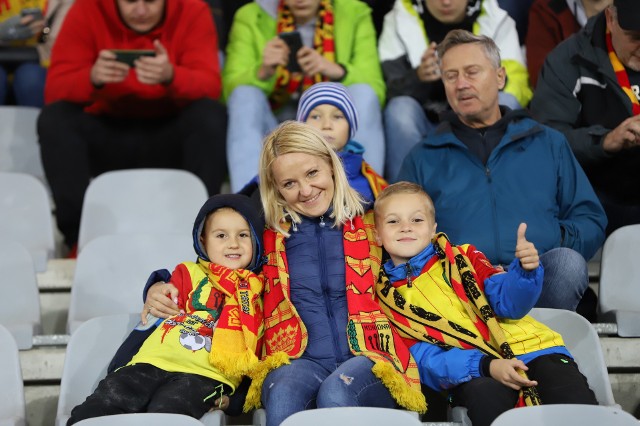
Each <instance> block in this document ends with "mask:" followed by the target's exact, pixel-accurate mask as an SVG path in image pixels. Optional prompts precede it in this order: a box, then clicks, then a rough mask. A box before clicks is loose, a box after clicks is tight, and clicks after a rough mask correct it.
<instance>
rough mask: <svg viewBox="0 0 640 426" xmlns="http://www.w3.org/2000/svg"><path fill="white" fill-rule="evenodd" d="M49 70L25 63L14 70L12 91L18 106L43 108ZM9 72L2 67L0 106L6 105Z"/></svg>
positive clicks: (35, 63) (38, 65)
mask: <svg viewBox="0 0 640 426" xmlns="http://www.w3.org/2000/svg"><path fill="white" fill-rule="evenodd" d="M46 78H47V70H46V68H44V67H42V66H41V65H40V64H39V63H37V62H24V63H22V64H20V65H18V66H17V67H16V69H15V70H13V82H12V85H11V86H12V89H13V94H14V97H15V102H16V105H20V106H31V107H37V108H42V106H43V105H44V82H45V80H46ZM8 86H9V85H8V80H7V70H6V69H5V68H3V67H0V105H4V104H5V103H6V95H7V91H8Z"/></svg>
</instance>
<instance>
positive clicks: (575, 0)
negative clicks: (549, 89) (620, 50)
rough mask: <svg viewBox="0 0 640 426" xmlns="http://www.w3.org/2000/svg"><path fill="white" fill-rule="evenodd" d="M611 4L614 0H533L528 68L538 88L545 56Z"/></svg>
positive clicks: (528, 37) (528, 42)
mask: <svg viewBox="0 0 640 426" xmlns="http://www.w3.org/2000/svg"><path fill="white" fill-rule="evenodd" d="M610 4H611V0H534V2H533V5H532V6H531V10H530V11H529V27H531V28H535V31H532V32H531V33H529V34H527V39H526V47H527V49H526V51H527V68H529V79H530V80H531V86H533V87H534V88H535V86H536V83H537V82H538V73H539V72H540V68H542V64H543V63H544V60H545V58H546V57H547V55H548V54H549V52H551V51H552V50H553V48H554V47H556V46H557V45H558V44H560V42H561V41H563V40H565V39H566V38H568V37H569V36H570V35H571V34H574V33H576V32H578V31H579V30H580V28H583V27H584V26H585V24H586V23H587V19H589V18H591V17H592V16H594V15H596V14H598V13H599V12H601V11H602V10H604V8H605V7H607V6H608V5H610Z"/></svg>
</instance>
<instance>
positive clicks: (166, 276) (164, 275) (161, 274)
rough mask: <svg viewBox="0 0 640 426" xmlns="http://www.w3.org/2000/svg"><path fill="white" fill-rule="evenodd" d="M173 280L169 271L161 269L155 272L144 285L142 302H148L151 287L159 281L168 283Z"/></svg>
mask: <svg viewBox="0 0 640 426" xmlns="http://www.w3.org/2000/svg"><path fill="white" fill-rule="evenodd" d="M170 280H171V273H170V272H169V270H168V269H159V270H157V271H153V272H152V273H151V275H149V278H148V279H147V283H146V284H145V285H144V290H142V302H143V303H144V302H146V301H147V292H148V291H149V287H151V286H152V285H154V284H155V283H157V282H159V281H164V282H165V283H168V282H169V281H170Z"/></svg>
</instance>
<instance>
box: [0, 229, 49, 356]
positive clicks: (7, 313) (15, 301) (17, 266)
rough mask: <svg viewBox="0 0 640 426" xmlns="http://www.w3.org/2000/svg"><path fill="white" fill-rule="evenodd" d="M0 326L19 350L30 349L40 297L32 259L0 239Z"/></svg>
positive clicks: (12, 242)
mask: <svg viewBox="0 0 640 426" xmlns="http://www.w3.org/2000/svg"><path fill="white" fill-rule="evenodd" d="M0 271H1V273H0V294H1V295H2V298H3V300H5V303H4V304H3V305H4V306H3V308H2V309H1V310H0V324H2V325H3V326H4V327H6V328H7V330H9V332H11V334H12V335H13V337H14V339H15V341H16V343H17V346H18V348H19V349H30V348H31V347H32V345H33V335H34V334H38V333H39V332H40V295H39V292H38V284H37V282H36V272H35V269H34V266H33V260H32V259H31V255H30V254H29V252H28V251H27V249H25V248H24V247H23V246H22V245H21V244H18V243H16V242H14V241H5V240H3V239H0Z"/></svg>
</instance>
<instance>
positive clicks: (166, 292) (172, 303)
mask: <svg viewBox="0 0 640 426" xmlns="http://www.w3.org/2000/svg"><path fill="white" fill-rule="evenodd" d="M180 313H184V311H183V310H181V309H179V307H178V289H177V288H176V286H174V285H173V284H171V283H165V282H162V281H160V282H157V283H155V284H153V285H152V286H151V287H149V291H147V301H146V302H145V304H144V307H143V308H142V312H141V313H140V320H141V321H142V324H147V314H151V315H153V316H155V317H158V318H169V317H170V316H173V315H178V314H180Z"/></svg>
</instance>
